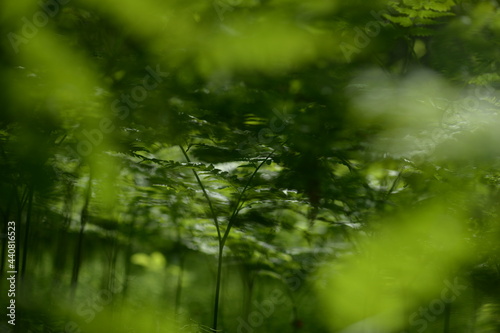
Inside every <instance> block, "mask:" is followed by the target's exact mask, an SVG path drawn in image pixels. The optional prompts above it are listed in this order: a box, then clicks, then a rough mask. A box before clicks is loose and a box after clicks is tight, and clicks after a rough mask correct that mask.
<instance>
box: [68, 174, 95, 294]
mask: <svg viewBox="0 0 500 333" xmlns="http://www.w3.org/2000/svg"><path fill="white" fill-rule="evenodd" d="M91 191H92V175H91V174H90V175H89V180H88V184H87V193H86V195H85V203H84V205H83V208H82V212H81V214H80V232H79V233H78V243H77V245H76V249H75V257H74V262H73V272H72V274H71V300H74V297H75V292H76V287H77V285H78V276H79V273H80V264H81V259H82V248H83V236H84V232H85V225H86V224H87V220H88V214H89V213H88V210H89V202H90V196H91Z"/></svg>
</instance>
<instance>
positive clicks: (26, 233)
mask: <svg viewBox="0 0 500 333" xmlns="http://www.w3.org/2000/svg"><path fill="white" fill-rule="evenodd" d="M34 192H35V191H34V188H33V185H30V188H29V193H28V209H27V212H26V226H25V231H24V242H23V257H22V265H21V272H20V273H21V281H24V276H25V274H26V265H27V261H28V249H29V237H30V228H31V213H32V209H33V195H34Z"/></svg>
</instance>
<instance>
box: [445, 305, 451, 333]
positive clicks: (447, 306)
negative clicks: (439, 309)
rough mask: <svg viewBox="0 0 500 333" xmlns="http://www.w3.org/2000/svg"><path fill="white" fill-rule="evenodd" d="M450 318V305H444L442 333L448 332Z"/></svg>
mask: <svg viewBox="0 0 500 333" xmlns="http://www.w3.org/2000/svg"><path fill="white" fill-rule="evenodd" d="M450 318H451V303H446V304H445V306H444V325H443V333H449V332H450Z"/></svg>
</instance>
